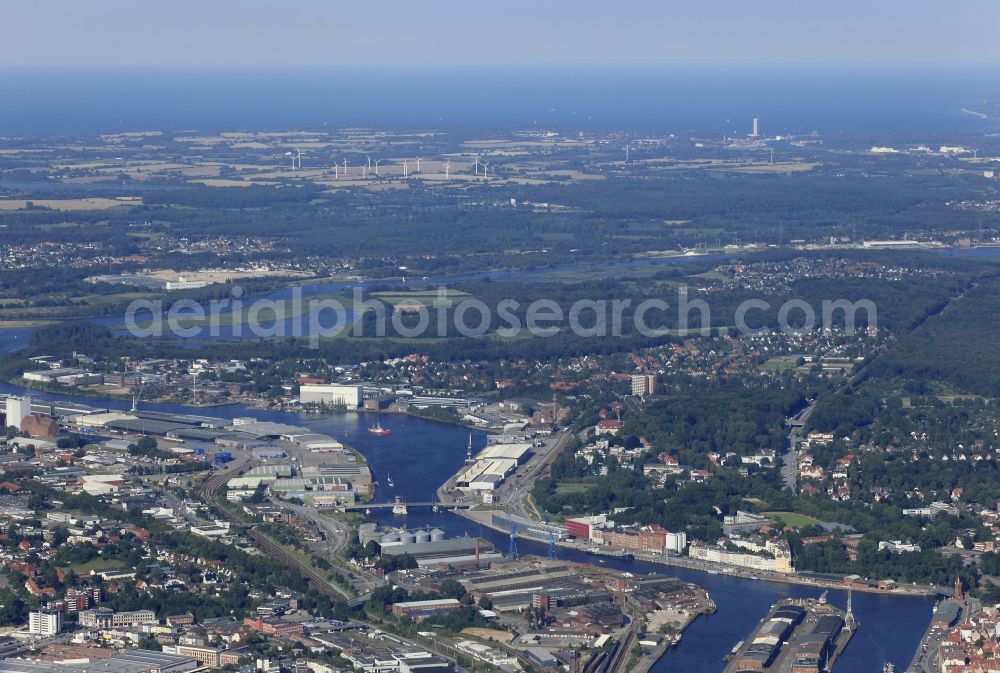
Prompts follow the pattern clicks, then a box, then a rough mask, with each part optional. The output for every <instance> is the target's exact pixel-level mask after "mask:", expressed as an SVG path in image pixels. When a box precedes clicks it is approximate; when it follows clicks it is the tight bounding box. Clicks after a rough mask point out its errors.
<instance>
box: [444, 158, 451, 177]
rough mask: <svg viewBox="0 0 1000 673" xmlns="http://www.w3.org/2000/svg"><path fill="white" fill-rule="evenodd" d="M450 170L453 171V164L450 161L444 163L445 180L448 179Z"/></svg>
mask: <svg viewBox="0 0 1000 673" xmlns="http://www.w3.org/2000/svg"><path fill="white" fill-rule="evenodd" d="M449 170H451V162H450V161H446V162H444V179H445V180H447V179H448V171H449Z"/></svg>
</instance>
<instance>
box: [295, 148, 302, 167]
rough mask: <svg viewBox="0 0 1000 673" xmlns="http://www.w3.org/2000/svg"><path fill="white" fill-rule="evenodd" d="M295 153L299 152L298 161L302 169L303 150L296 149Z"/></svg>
mask: <svg viewBox="0 0 1000 673" xmlns="http://www.w3.org/2000/svg"><path fill="white" fill-rule="evenodd" d="M295 151H296V152H297V156H298V160H299V168H302V150H300V149H296V150H295Z"/></svg>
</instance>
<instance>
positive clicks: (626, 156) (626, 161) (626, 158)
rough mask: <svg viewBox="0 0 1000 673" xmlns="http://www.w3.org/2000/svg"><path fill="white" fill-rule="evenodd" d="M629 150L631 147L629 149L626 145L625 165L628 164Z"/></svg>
mask: <svg viewBox="0 0 1000 673" xmlns="http://www.w3.org/2000/svg"><path fill="white" fill-rule="evenodd" d="M628 150H629V147H628V145H626V146H625V163H628Z"/></svg>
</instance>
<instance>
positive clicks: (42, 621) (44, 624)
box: [28, 610, 62, 637]
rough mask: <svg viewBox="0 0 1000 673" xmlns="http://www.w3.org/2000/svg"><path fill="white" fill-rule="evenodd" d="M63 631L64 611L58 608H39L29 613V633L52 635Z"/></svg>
mask: <svg viewBox="0 0 1000 673" xmlns="http://www.w3.org/2000/svg"><path fill="white" fill-rule="evenodd" d="M60 631H62V613H61V612H58V611H56V610H39V611H38V612H32V613H30V614H29V615H28V633H30V634H32V635H36V636H44V637H50V636H55V635H58V634H59V632H60Z"/></svg>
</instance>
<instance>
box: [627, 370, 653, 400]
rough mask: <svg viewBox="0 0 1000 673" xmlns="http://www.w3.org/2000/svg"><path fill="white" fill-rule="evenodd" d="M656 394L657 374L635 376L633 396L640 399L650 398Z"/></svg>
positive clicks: (633, 376) (633, 379) (633, 377)
mask: <svg viewBox="0 0 1000 673" xmlns="http://www.w3.org/2000/svg"><path fill="white" fill-rule="evenodd" d="M655 393H656V374H633V375H632V394H633V395H636V396H638V397H650V396H651V395H653V394H655Z"/></svg>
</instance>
